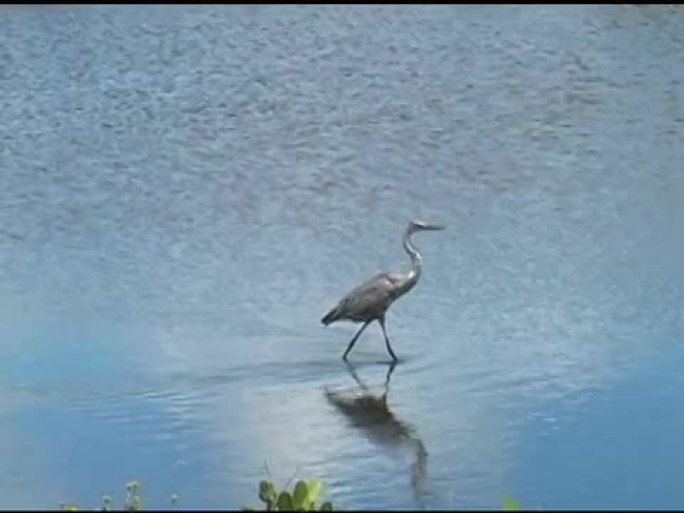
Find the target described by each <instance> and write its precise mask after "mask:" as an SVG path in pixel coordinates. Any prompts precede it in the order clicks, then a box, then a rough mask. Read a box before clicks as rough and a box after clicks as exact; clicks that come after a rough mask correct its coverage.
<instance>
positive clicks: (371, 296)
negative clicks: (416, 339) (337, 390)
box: [321, 222, 442, 360]
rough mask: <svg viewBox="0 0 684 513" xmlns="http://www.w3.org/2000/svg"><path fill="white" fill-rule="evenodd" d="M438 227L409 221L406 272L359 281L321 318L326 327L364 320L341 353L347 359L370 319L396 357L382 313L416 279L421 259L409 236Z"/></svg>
mask: <svg viewBox="0 0 684 513" xmlns="http://www.w3.org/2000/svg"><path fill="white" fill-rule="evenodd" d="M441 228H442V227H441V226H432V225H427V224H425V223H420V222H411V223H409V225H408V227H407V228H406V232H405V233H404V249H405V250H406V252H407V253H408V254H409V256H410V257H411V269H410V270H409V271H408V272H406V273H381V274H378V275H377V276H374V277H373V278H371V279H369V280H368V281H366V282H364V283H362V284H361V285H359V286H358V287H356V288H355V289H354V290H352V291H351V292H349V294H347V295H346V296H344V297H343V298H342V299H341V300H340V301H339V302H338V303H337V305H336V306H335V307H334V308H333V309H332V310H330V311H329V312H328V313H327V314H326V315H325V316H324V317H323V319H321V322H322V323H323V324H324V325H325V326H327V325H328V324H331V323H333V322H336V321H342V320H346V321H352V322H363V323H364V324H363V326H361V329H359V331H358V332H357V333H356V335H355V336H354V338H352V340H351V342H350V343H349V346H348V347H347V350H346V351H345V353H344V355H343V356H342V358H343V359H345V360H346V359H347V354H349V351H351V348H352V347H353V346H354V344H355V343H356V340H357V339H358V338H359V336H360V335H361V333H362V332H363V330H364V329H365V328H366V327H367V326H368V324H370V323H371V322H373V321H378V322H379V323H380V326H381V327H382V332H383V335H384V337H385V343H386V345H387V350H388V352H389V353H390V355H391V356H392V358H393V359H394V360H396V359H397V357H396V356H395V354H394V352H393V351H392V347H391V346H390V343H389V338H388V337H387V331H386V330H385V312H387V309H388V308H389V307H390V306H391V305H392V303H393V302H394V301H396V300H397V299H398V298H400V297H401V296H403V295H404V294H406V293H407V292H408V291H409V290H411V289H412V288H413V287H414V286H415V285H416V283H417V282H418V279H419V278H420V273H421V271H422V267H423V259H422V257H421V255H420V253H419V252H418V250H417V249H416V247H415V246H414V245H413V242H412V241H411V235H412V234H413V233H414V232H416V231H419V230H439V229H441Z"/></svg>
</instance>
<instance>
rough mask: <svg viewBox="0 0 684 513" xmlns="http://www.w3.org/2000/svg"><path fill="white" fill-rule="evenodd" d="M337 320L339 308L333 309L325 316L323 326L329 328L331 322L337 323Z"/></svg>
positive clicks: (322, 321)
mask: <svg viewBox="0 0 684 513" xmlns="http://www.w3.org/2000/svg"><path fill="white" fill-rule="evenodd" d="M336 320H337V307H335V308H333V309H332V310H330V311H329V312H328V313H327V314H325V316H324V317H323V318H322V319H321V324H323V325H324V326H327V325H328V324H330V323H331V322H335V321H336Z"/></svg>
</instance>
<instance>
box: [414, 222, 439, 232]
mask: <svg viewBox="0 0 684 513" xmlns="http://www.w3.org/2000/svg"><path fill="white" fill-rule="evenodd" d="M444 228H445V227H444V226H442V225H440V224H430V223H425V222H423V221H411V222H410V223H409V225H408V231H409V232H410V233H413V232H420V231H423V230H443V229H444Z"/></svg>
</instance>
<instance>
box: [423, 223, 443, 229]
mask: <svg viewBox="0 0 684 513" xmlns="http://www.w3.org/2000/svg"><path fill="white" fill-rule="evenodd" d="M422 228H423V230H444V228H446V226H443V225H441V224H426V225H424V226H423V227H422Z"/></svg>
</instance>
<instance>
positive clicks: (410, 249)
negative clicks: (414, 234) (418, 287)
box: [404, 230, 423, 283]
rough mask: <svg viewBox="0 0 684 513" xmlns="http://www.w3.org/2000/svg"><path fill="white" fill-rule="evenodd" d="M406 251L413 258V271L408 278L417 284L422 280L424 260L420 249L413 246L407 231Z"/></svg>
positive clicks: (405, 238) (405, 235) (405, 239)
mask: <svg viewBox="0 0 684 513" xmlns="http://www.w3.org/2000/svg"><path fill="white" fill-rule="evenodd" d="M404 249H405V250H406V252H407V253H408V254H409V256H410V257H411V270H410V271H409V273H408V278H409V280H410V281H412V282H413V283H415V282H417V281H418V278H420V271H421V270H422V269H423V258H422V257H421V256H420V253H419V252H418V249H416V247H415V246H414V245H413V241H412V240H411V232H410V231H409V230H406V232H405V233H404Z"/></svg>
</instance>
